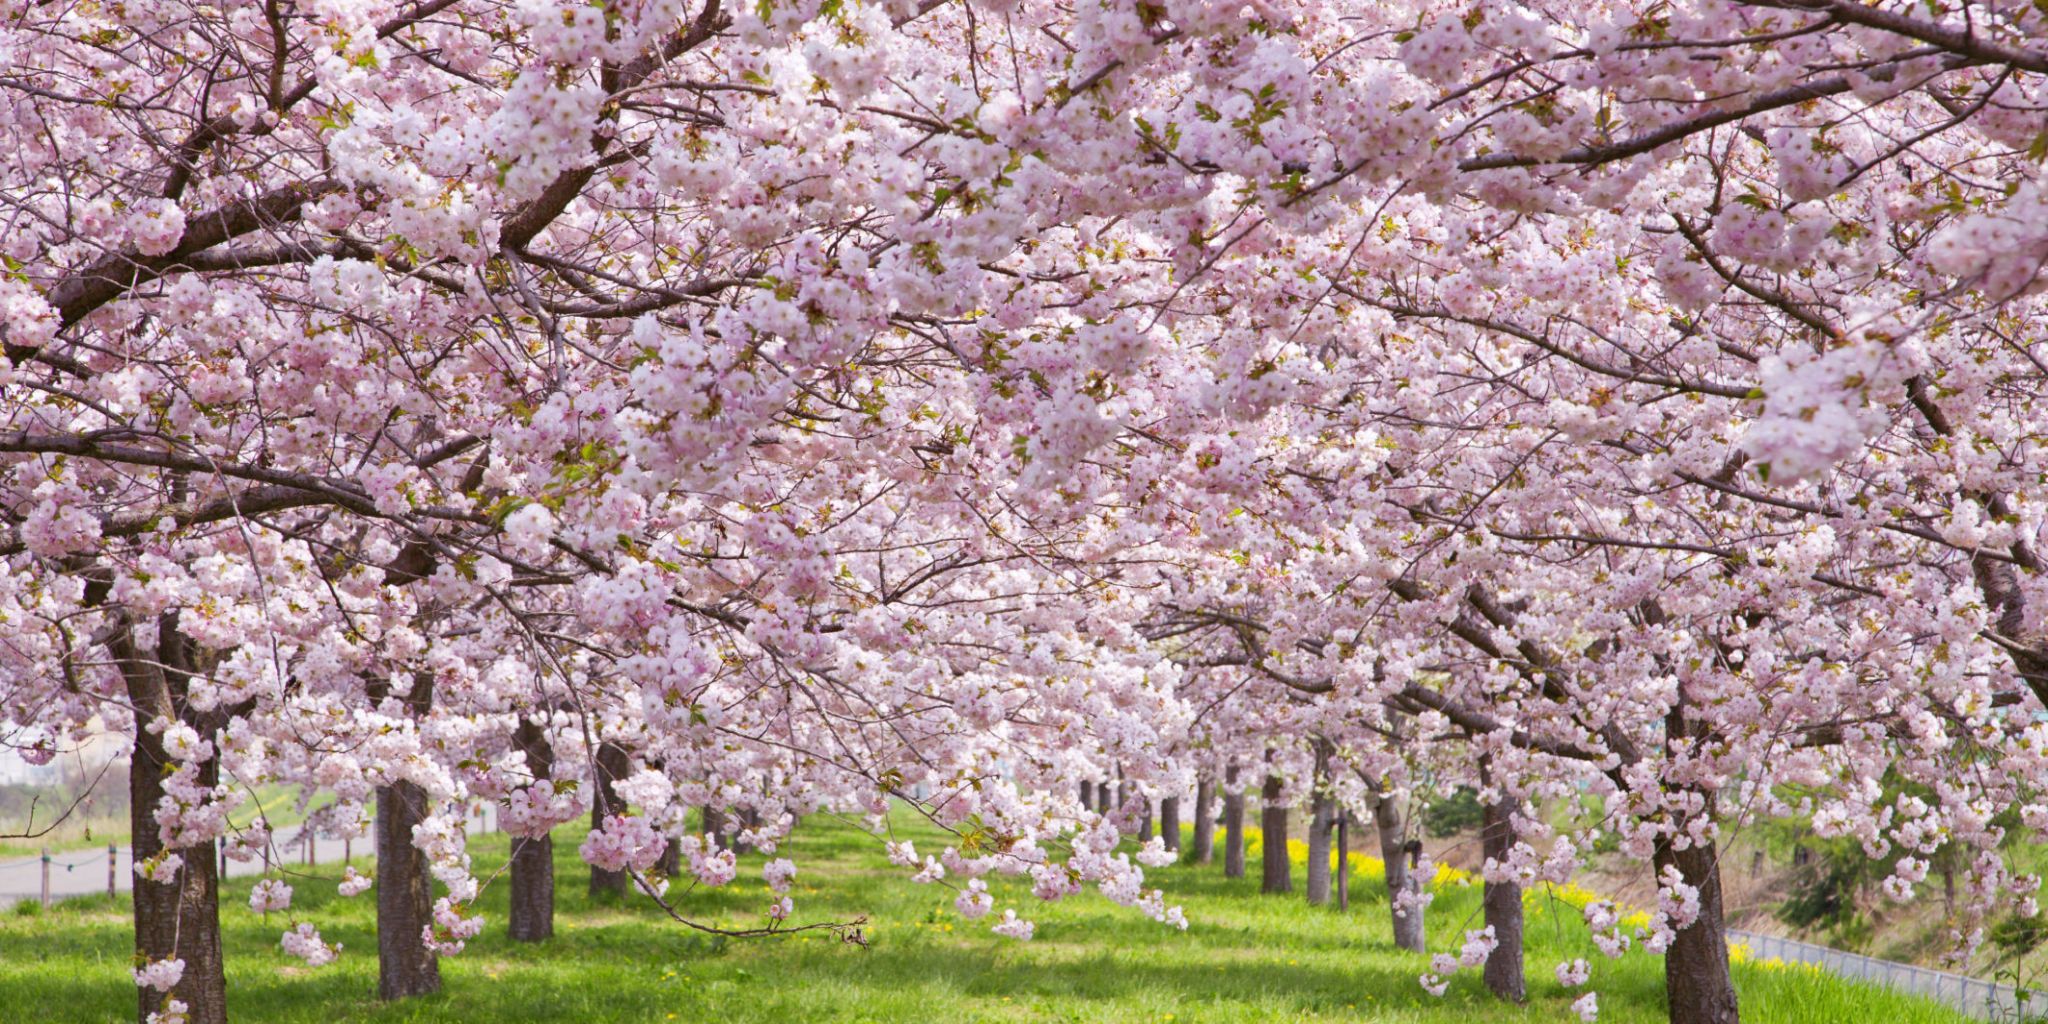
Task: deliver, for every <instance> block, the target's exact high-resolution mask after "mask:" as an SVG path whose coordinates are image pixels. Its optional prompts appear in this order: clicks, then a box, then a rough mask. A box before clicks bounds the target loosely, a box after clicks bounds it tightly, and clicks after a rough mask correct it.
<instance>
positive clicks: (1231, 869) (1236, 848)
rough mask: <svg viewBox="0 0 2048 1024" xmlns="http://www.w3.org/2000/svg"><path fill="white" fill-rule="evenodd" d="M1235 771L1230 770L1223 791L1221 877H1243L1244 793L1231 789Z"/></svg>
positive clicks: (1235, 778) (1234, 780) (1234, 781)
mask: <svg viewBox="0 0 2048 1024" xmlns="http://www.w3.org/2000/svg"><path fill="white" fill-rule="evenodd" d="M1236 782H1237V769H1235V768H1232V769H1230V774H1229V776H1228V782H1227V783H1226V785H1225V788H1224V790H1223V877H1225V878H1243V877H1244V791H1243V790H1241V789H1231V788H1229V787H1230V785H1232V784H1235V783H1236Z"/></svg>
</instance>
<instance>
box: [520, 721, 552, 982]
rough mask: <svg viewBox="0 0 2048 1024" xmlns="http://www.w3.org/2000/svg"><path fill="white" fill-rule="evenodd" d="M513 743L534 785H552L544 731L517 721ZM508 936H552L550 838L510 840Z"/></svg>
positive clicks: (531, 939) (526, 939) (528, 938)
mask: <svg viewBox="0 0 2048 1024" xmlns="http://www.w3.org/2000/svg"><path fill="white" fill-rule="evenodd" d="M512 743H513V745H514V746H516V747H518V749H519V750H520V752H522V753H524V754H525V755H526V764H527V768H528V769H529V770H531V771H532V772H533V777H534V784H535V785H540V786H544V785H551V783H550V782H549V781H548V780H551V779H553V778H554V775H555V748H554V745H553V744H551V743H549V742H548V736H547V732H546V731H545V730H543V729H542V728H541V727H540V725H539V723H537V722H534V721H533V720H531V719H528V718H521V719H520V720H519V728H518V730H517V731H515V732H514V733H513V734H512ZM510 917H511V933H512V938H513V940H514V941H517V942H540V941H541V940H543V939H550V938H553V937H554V935H555V840H554V837H553V836H546V835H543V836H532V837H528V836H513V837H512V910H511V915H510Z"/></svg>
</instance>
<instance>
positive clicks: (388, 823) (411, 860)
mask: <svg viewBox="0 0 2048 1024" xmlns="http://www.w3.org/2000/svg"><path fill="white" fill-rule="evenodd" d="M369 692H370V699H371V700H373V701H375V700H383V699H384V697H385V696H386V695H387V694H388V693H389V690H388V684H387V683H385V682H384V681H381V680H379V681H375V682H372V683H371V684H370V688H369ZM404 699H405V703H406V705H407V706H408V707H409V708H410V709H411V710H412V713H413V714H415V715H422V714H425V713H426V711H427V709H428V708H430V707H432V706H433V700H434V677H433V676H431V675H428V674H426V673H416V674H415V675H414V676H413V684H412V691H411V692H410V693H408V694H406V696H405V698H404ZM426 817H427V793H426V791H425V790H423V789H421V788H420V787H419V786H418V785H416V784H414V783H411V782H406V781H403V780H400V781H395V782H392V783H390V784H388V785H384V786H379V787H377V836H376V838H377V997H378V998H380V999H385V1000H392V999H405V998H408V997H411V996H423V995H427V994H429V993H433V992H439V991H440V990H441V964H440V959H439V958H438V957H437V956H436V955H435V954H434V951H433V950H431V949H429V948H427V945H426V942H425V941H424V938H423V936H424V935H425V934H426V931H427V929H428V928H430V927H432V926H433V923H434V917H433V914H434V889H433V883H432V882H431V881H430V880H429V876H428V874H427V855H426V853H425V852H424V851H422V850H421V849H420V848H419V847H417V846H414V845H413V842H412V830H413V826H415V825H418V824H419V823H420V822H422V821H424V820H426Z"/></svg>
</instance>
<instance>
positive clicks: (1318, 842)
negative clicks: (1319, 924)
mask: <svg viewBox="0 0 2048 1024" xmlns="http://www.w3.org/2000/svg"><path fill="white" fill-rule="evenodd" d="M1309 806H1310V810H1309V818H1308V886H1307V893H1308V902H1309V905H1310V906H1316V907H1320V906H1322V905H1324V904H1326V903H1328V902H1330V829H1331V827H1332V826H1333V825H1334V824H1335V808H1334V807H1333V806H1332V805H1331V802H1330V798H1329V796H1328V795H1327V794H1322V793H1318V794H1317V795H1316V797H1315V799H1314V800H1313V801H1312V802H1311V803H1310V805H1309Z"/></svg>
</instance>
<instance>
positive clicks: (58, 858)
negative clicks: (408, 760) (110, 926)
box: [0, 817, 495, 907]
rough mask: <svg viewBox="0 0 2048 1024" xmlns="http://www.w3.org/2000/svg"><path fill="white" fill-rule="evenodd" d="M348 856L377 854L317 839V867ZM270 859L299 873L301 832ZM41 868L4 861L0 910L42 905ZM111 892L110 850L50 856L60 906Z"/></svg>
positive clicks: (278, 837)
mask: <svg viewBox="0 0 2048 1024" xmlns="http://www.w3.org/2000/svg"><path fill="white" fill-rule="evenodd" d="M494 823H495V822H494V821H493V819H492V818H491V817H486V818H483V819H475V818H472V819H470V831H471V834H475V833H478V832H481V831H484V827H485V826H489V825H492V824H494ZM344 852H348V853H352V854H354V855H355V856H356V857H359V858H361V857H370V856H372V855H373V854H374V853H375V850H374V849H373V848H372V846H371V840H370V838H369V837H368V836H365V837H363V838H362V839H358V840H356V841H355V842H354V843H353V844H344V843H343V842H342V841H341V840H339V839H319V840H317V841H315V842H314V844H313V858H314V861H315V863H318V864H329V865H331V864H335V863H338V862H339V861H340V860H341V859H342V854H343V853H344ZM271 858H272V859H273V860H274V861H276V862H277V864H278V867H279V868H281V869H282V870H283V871H284V872H285V873H286V874H287V875H289V874H290V873H291V872H292V871H295V870H297V869H298V868H299V867H300V866H301V865H303V864H304V863H305V860H306V850H305V847H303V846H301V845H300V839H299V830H298V829H297V828H281V829H278V830H277V832H276V833H275V834H274V835H272V836H271ZM263 866H264V865H263V861H262V860H260V859H258V860H247V861H236V860H231V861H228V874H229V875H230V876H236V875H255V874H261V873H262V872H263ZM134 883H135V862H134V859H133V857H132V855H131V854H130V853H129V851H128V848H127V847H125V846H122V847H117V848H116V849H115V851H114V889H115V891H117V892H127V891H128V890H129V888H130V887H131V886H132V885H133V884H134ZM42 887H43V864H42V859H41V858H39V857H21V858H13V859H8V860H0V907H6V906H9V905H11V904H13V903H15V902H16V901H18V900H33V899H39V898H41V896H42V891H43V888H42ZM106 891H107V848H106V847H104V846H102V847H100V848H98V849H96V850H70V851H67V852H64V853H53V854H51V855H50V898H51V899H53V900H61V899H64V898H65V897H67V896H90V895H95V894H97V895H105V894H106Z"/></svg>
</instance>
